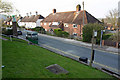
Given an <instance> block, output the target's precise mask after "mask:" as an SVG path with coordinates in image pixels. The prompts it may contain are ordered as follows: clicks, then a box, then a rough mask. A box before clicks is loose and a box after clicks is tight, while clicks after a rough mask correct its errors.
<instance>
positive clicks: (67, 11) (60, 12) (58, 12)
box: [56, 11, 76, 13]
mask: <svg viewBox="0 0 120 80" xmlns="http://www.w3.org/2000/svg"><path fill="white" fill-rule="evenodd" d="M69 12H76V11H66V12H56V13H69Z"/></svg>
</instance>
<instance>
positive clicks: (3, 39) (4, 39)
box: [0, 36, 8, 41]
mask: <svg viewBox="0 0 120 80" xmlns="http://www.w3.org/2000/svg"><path fill="white" fill-rule="evenodd" d="M0 39H2V40H5V41H6V40H8V39H5V38H2V37H1V36H0Z"/></svg>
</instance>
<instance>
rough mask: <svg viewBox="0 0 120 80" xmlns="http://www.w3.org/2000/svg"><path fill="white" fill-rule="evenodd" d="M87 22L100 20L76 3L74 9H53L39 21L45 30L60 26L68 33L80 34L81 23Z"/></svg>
mask: <svg viewBox="0 0 120 80" xmlns="http://www.w3.org/2000/svg"><path fill="white" fill-rule="evenodd" d="M83 14H84V17H83ZM83 18H84V22H83ZM88 23H101V22H100V21H99V20H98V19H96V18H95V17H94V16H92V15H91V14H90V13H88V12H87V11H86V10H81V6H80V5H77V7H76V11H69V12H56V9H53V13H51V14H49V15H48V16H47V17H46V18H45V19H43V20H42V21H41V26H42V27H43V28H45V30H46V31H53V30H54V29H57V28H61V29H62V30H63V31H66V32H68V33H69V34H70V35H74V36H82V28H83V24H84V25H86V24H88Z"/></svg>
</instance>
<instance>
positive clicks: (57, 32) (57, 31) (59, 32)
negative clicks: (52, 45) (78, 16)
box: [54, 29, 69, 37]
mask: <svg viewBox="0 0 120 80" xmlns="http://www.w3.org/2000/svg"><path fill="white" fill-rule="evenodd" d="M54 33H55V35H56V36H58V37H68V36H69V33H68V32H65V31H62V29H54Z"/></svg>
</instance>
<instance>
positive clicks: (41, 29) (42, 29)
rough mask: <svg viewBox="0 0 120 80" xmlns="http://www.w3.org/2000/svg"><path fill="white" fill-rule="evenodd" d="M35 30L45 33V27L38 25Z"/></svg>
mask: <svg viewBox="0 0 120 80" xmlns="http://www.w3.org/2000/svg"><path fill="white" fill-rule="evenodd" d="M32 30H33V31H37V32H39V33H43V34H45V33H46V32H45V29H44V28H43V27H36V28H32Z"/></svg>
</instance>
